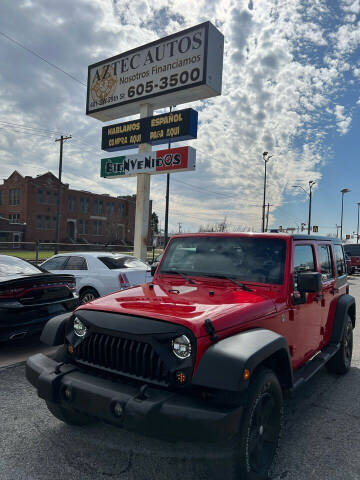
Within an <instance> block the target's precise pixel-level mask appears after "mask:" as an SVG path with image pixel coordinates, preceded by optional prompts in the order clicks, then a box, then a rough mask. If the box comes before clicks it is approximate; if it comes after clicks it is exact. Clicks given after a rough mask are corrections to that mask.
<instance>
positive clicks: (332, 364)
mask: <svg viewBox="0 0 360 480" xmlns="http://www.w3.org/2000/svg"><path fill="white" fill-rule="evenodd" d="M352 351H353V324H352V320H351V318H350V317H349V315H347V317H346V321H345V327H344V333H343V338H342V340H341V345H340V350H339V351H338V352H337V353H336V354H335V355H334V356H333V357H332V359H331V360H329V361H328V363H327V364H326V368H327V369H328V371H329V372H331V373H337V374H340V375H344V373H347V372H348V371H349V370H350V367H351V358H352Z"/></svg>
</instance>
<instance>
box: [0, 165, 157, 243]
mask: <svg viewBox="0 0 360 480" xmlns="http://www.w3.org/2000/svg"><path fill="white" fill-rule="evenodd" d="M58 195H59V180H58V179H57V178H56V177H55V175H53V174H52V173H51V172H48V173H45V174H44V175H38V176H37V177H30V176H26V177H23V176H22V175H21V174H20V173H19V172H17V171H16V170H15V171H14V172H13V173H12V174H11V175H10V176H9V178H7V179H4V183H3V185H0V216H1V217H4V218H6V219H9V221H10V223H11V224H23V223H25V224H26V226H25V229H24V232H23V233H22V238H21V240H22V241H27V242H34V241H37V240H39V241H40V242H55V241H56V218H57V201H58ZM60 198H61V215H60V242H65V243H84V244H85V243H111V244H124V243H125V244H129V245H131V244H133V241H134V227H135V205H136V195H133V196H124V197H111V196H110V195H107V194H103V195H98V194H96V193H91V192H87V191H84V190H72V189H70V188H69V185H68V184H65V183H62V184H61V195H60ZM150 217H151V202H150V215H149V218H150Z"/></svg>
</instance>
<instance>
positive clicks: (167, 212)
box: [164, 107, 173, 248]
mask: <svg viewBox="0 0 360 480" xmlns="http://www.w3.org/2000/svg"><path fill="white" fill-rule="evenodd" d="M172 109H173V107H170V113H171V112H172ZM170 146H171V142H170V140H169V143H168V148H170ZM169 199H170V173H167V174H166V197H165V227H164V248H165V247H166V245H167V242H168V239H169V233H168V232H169Z"/></svg>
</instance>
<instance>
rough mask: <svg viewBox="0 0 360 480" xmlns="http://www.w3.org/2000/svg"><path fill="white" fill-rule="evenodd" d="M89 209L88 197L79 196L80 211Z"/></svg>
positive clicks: (83, 211) (86, 211) (85, 211)
mask: <svg viewBox="0 0 360 480" xmlns="http://www.w3.org/2000/svg"><path fill="white" fill-rule="evenodd" d="M89 210H90V200H89V199H88V198H84V197H81V198H80V212H82V213H89Z"/></svg>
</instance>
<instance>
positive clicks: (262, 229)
mask: <svg viewBox="0 0 360 480" xmlns="http://www.w3.org/2000/svg"><path fill="white" fill-rule="evenodd" d="M272 156H273V155H269V152H264V153H263V160H264V167H265V170H264V199H263V206H262V224H261V231H262V232H265V209H266V203H265V202H266V165H267V162H268V161H269V160H270V158H271V157H272Z"/></svg>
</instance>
